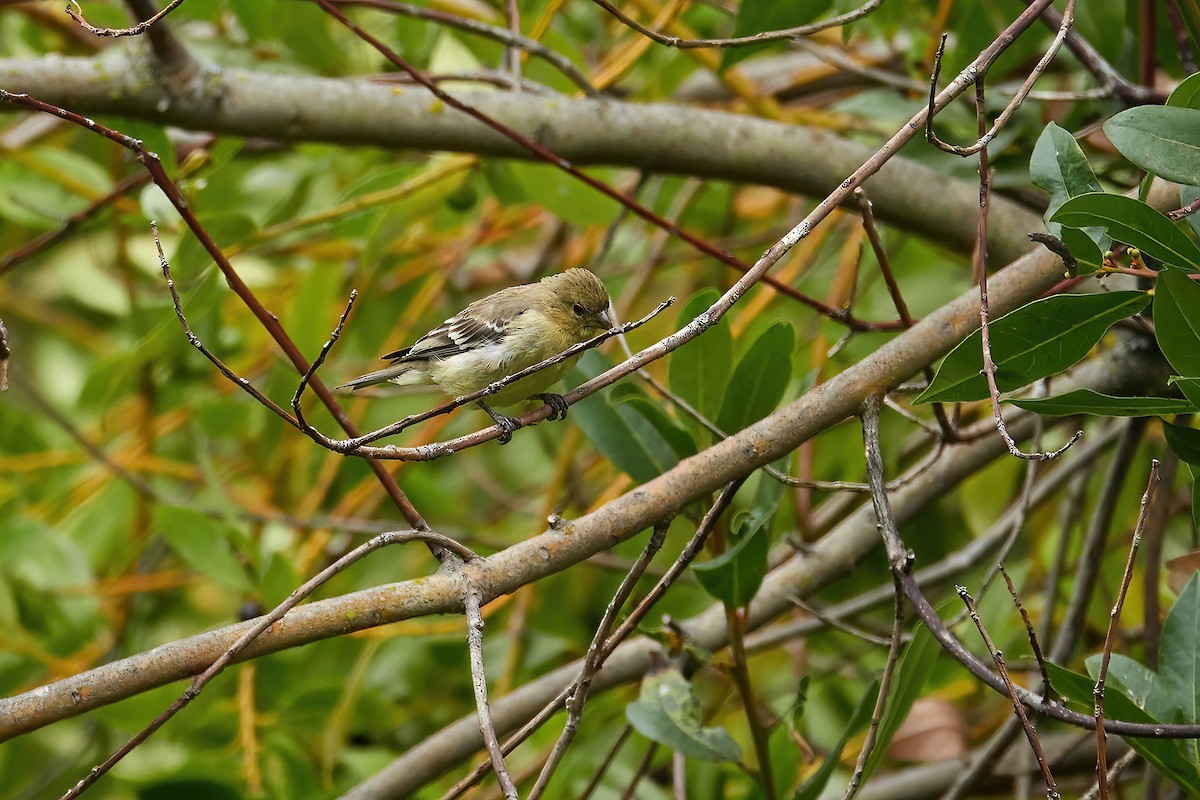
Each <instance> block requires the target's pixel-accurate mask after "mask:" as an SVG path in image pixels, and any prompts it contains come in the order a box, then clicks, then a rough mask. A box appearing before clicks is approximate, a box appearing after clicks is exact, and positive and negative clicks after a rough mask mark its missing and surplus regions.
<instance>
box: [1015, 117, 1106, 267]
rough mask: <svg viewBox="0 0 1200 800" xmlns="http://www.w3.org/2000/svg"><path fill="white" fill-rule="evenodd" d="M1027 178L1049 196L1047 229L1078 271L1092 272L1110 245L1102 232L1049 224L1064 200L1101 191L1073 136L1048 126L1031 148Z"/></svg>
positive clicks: (1056, 223)
mask: <svg viewBox="0 0 1200 800" xmlns="http://www.w3.org/2000/svg"><path fill="white" fill-rule="evenodd" d="M1029 178H1030V180H1031V181H1032V182H1033V185H1034V186H1037V187H1038V188H1039V189H1042V190H1043V191H1045V192H1046V193H1047V194H1049V195H1050V204H1049V206H1048V207H1047V208H1046V213H1045V215H1044V217H1043V219H1045V221H1046V229H1047V230H1048V231H1049V232H1050V234H1051V235H1053V236H1057V237H1058V238H1060V239H1062V240H1063V242H1064V243H1065V244H1066V245H1067V247H1068V248H1069V249H1070V251H1071V254H1072V255H1073V256H1075V259H1076V261H1077V262H1078V263H1079V264H1081V265H1082V266H1083V267H1084V268H1083V269H1080V271H1081V272H1094V271H1095V270H1096V269H1097V268H1098V267H1099V266H1100V262H1101V259H1102V254H1103V252H1104V251H1105V250H1107V249H1108V247H1109V244H1110V240H1109V237H1108V235H1107V234H1106V233H1105V232H1104V229H1103V228H1100V227H1091V228H1083V229H1079V230H1076V229H1074V228H1063V226H1062V224H1061V223H1058V222H1052V221H1051V217H1053V216H1054V213H1055V212H1056V211H1058V209H1059V208H1061V207H1062V205H1063V203H1065V202H1067V200H1069V199H1071V198H1072V197H1076V196H1078V195H1082V194H1088V193H1090V192H1099V191H1101V188H1100V182H1099V181H1097V180H1096V174H1095V173H1094V172H1092V166H1091V164H1089V163H1088V161H1087V158H1086V157H1085V156H1084V155H1083V150H1081V149H1080V147H1079V143H1078V142H1076V141H1075V137H1074V136H1072V135H1071V134H1070V133H1069V132H1068V131H1065V130H1063V129H1062V128H1060V127H1059V126H1057V125H1055V124H1054V123H1053V122H1051V123H1048V124H1047V125H1046V128H1045V130H1043V131H1042V135H1041V136H1039V137H1038V140H1037V144H1036V145H1035V146H1034V148H1033V156H1032V157H1031V158H1030V160H1029Z"/></svg>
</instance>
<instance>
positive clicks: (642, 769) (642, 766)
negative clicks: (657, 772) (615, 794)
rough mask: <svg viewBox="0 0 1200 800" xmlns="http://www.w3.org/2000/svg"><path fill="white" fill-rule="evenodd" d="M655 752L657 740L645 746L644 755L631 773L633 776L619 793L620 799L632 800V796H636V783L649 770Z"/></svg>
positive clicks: (656, 750) (656, 751)
mask: <svg viewBox="0 0 1200 800" xmlns="http://www.w3.org/2000/svg"><path fill="white" fill-rule="evenodd" d="M656 753H658V742H651V743H650V746H649V747H647V748H646V755H644V756H642V760H641V761H639V762H638V765H637V770H636V771H635V772H634V773H633V778H631V779H630V781H629V785H628V786H627V787H625V791H624V792H622V793H621V800H633V798H635V797H637V787H638V784H639V783H641V782H642V778H644V777H646V773H647V772H649V771H650V767H651V766H652V765H653V764H654V756H655V754H656Z"/></svg>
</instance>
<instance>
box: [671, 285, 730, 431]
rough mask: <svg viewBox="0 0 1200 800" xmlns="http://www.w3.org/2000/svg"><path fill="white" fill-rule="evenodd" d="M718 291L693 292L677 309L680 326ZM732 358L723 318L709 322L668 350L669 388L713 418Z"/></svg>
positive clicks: (701, 309)
mask: <svg viewBox="0 0 1200 800" xmlns="http://www.w3.org/2000/svg"><path fill="white" fill-rule="evenodd" d="M718 297H720V293H719V292H717V291H716V290H715V289H706V290H704V291H702V292H699V293H697V294H696V295H694V296H693V297H692V298H691V299H690V300H688V301H687V303H686V304H685V305H684V307H683V310H682V311H680V312H679V322H678V326H677V327H680V328H682V327H683V326H684V325H687V324H688V323H689V322H691V321H692V320H694V319H695V318H696V317H697V316H699V315H700V314H701V313H703V312H704V311H705V310H706V309H707V308H708V307H709V306H711V305H712V304H713V303H715V302H716V300H717V298H718ZM732 362H733V338H732V336H731V335H730V333H729V325H728V324H726V322H725V321H724V320H722V321H721V322H718V323H717V324H716V325H713V326H712V327H710V328H709V329H708V330H706V331H705V332H704V333H702V334H700V335H699V336H697V337H696V338H695V339H693V340H692V341H690V342H688V343H687V344H685V345H683V346H682V347H680V348H679V349H678V350H676V351H675V352H674V353H672V354H671V358H670V362H669V363H668V364H667V380H668V381H669V383H670V385H671V391H672V392H674V393H675V394H677V395H679V396H680V397H682V398H683V399H684V400H686V401H687V402H688V403H690V404H691V405H692V407H694V408H695V409H696V410H697V411H699V412H700V413H701V414H703V415H704V416H705V417H706V418H708V419H715V418H716V416H717V413H718V412H719V411H720V410H721V403H722V401H723V400H724V398H725V387H726V386H727V385H728V383H729V367H730V364H731V363H732Z"/></svg>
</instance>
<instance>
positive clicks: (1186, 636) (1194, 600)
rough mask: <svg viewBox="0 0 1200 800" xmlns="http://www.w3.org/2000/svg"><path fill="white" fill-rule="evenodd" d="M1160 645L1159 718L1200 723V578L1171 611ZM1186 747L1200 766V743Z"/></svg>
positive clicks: (1154, 700) (1155, 699)
mask: <svg viewBox="0 0 1200 800" xmlns="http://www.w3.org/2000/svg"><path fill="white" fill-rule="evenodd" d="M1160 642H1161V644H1160V645H1159V648H1158V680H1157V681H1156V682H1155V686H1154V692H1153V694H1152V695H1151V698H1150V702H1149V704H1150V707H1151V709H1153V710H1154V711H1155V713H1156V715H1157V716H1159V719H1163V718H1164V717H1165V718H1166V719H1168V720H1170V721H1172V722H1175V721H1178V722H1184V723H1193V722H1197V721H1200V575H1193V576H1192V579H1191V580H1189V581H1188V583H1187V586H1185V587H1184V589H1183V592H1182V593H1181V594H1180V595H1179V599H1178V600H1176V601H1175V605H1174V606H1172V607H1171V610H1170V611H1169V612H1167V619H1166V621H1165V622H1164V623H1163V628H1162V638H1161V640H1160ZM1168 714H1169V716H1168ZM1182 744H1183V747H1184V752H1185V753H1186V754H1187V756H1188V758H1189V760H1190V761H1191V762H1192V764H1193V767H1198V766H1200V740H1196V739H1188V740H1184V741H1183V742H1182Z"/></svg>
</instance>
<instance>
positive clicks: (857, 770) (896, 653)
mask: <svg viewBox="0 0 1200 800" xmlns="http://www.w3.org/2000/svg"><path fill="white" fill-rule="evenodd" d="M892 589H893V591H894V592H895V593H896V615H895V617H894V618H893V619H892V641H891V647H890V648H889V649H888V657H887V663H886V664H884V666H883V677H881V678H880V679H879V696H878V697H876V698H875V710H874V711H872V712H871V724H870V726H869V727H868V728H867V738H866V739H865V740H863V746H862V750H861V751H860V752H859V754H858V761H857V762H855V764H854V774H853V775H852V776H851V777H850V784H849V785H848V786H847V787H846V793H845V794H844V795H842V800H853V797H854V796H855V795H856V794H858V789H859V785H860V784H861V783H862V778H863V773H864V772H866V769H867V760H868V759H869V758H870V757H871V751H872V750H874V749H875V738H876V737H877V736H878V735H879V723H880V722H881V721H882V720H883V708H884V706H885V705H887V696H888V688H889V687H890V686H891V683H892V673H893V672H895V669H896V662H897V661H898V660H899V659H900V645H901V643H902V641H903V636H901V632H902V631H903V628H904V590H903V589H902V588H901V586H900V580H899V579H898V578H897V577H896V576H895V575H893V576H892Z"/></svg>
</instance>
